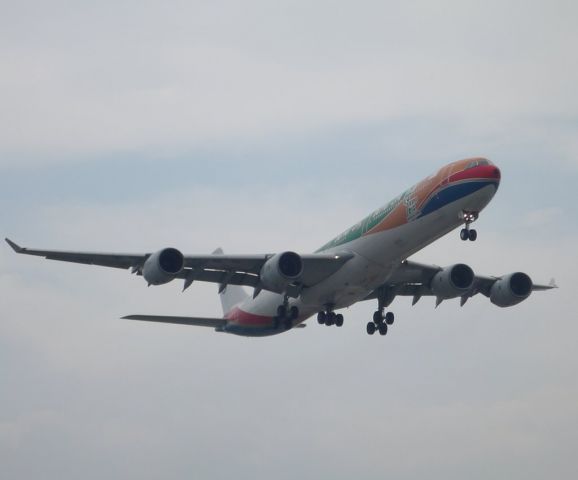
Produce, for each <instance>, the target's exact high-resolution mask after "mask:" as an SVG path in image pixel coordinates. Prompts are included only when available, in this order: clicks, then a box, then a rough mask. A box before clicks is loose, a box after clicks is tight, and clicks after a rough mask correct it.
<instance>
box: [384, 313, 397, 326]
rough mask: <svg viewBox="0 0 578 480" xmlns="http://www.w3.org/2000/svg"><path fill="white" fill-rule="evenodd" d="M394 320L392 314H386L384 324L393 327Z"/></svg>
mask: <svg viewBox="0 0 578 480" xmlns="http://www.w3.org/2000/svg"><path fill="white" fill-rule="evenodd" d="M394 320H395V316H394V314H393V312H387V313H386V314H385V323H387V324H388V325H393V321H394Z"/></svg>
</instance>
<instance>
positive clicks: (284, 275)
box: [260, 252, 303, 293]
mask: <svg viewBox="0 0 578 480" xmlns="http://www.w3.org/2000/svg"><path fill="white" fill-rule="evenodd" d="M302 275H303V260H301V257H300V256H299V254H297V253H295V252H283V253H278V254H276V255H274V256H272V257H271V258H270V259H269V260H267V261H266V262H265V264H264V265H263V267H262V268H261V273H260V278H261V285H263V288H265V289H266V290H270V291H272V292H277V293H285V291H286V290H287V287H288V286H289V284H291V283H293V282H295V281H298V280H299V279H300V278H301V276H302Z"/></svg>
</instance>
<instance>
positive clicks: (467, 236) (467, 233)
mask: <svg viewBox="0 0 578 480" xmlns="http://www.w3.org/2000/svg"><path fill="white" fill-rule="evenodd" d="M478 216H479V213H478V212H466V211H464V212H462V214H461V217H462V219H463V220H464V222H465V223H466V225H465V228H462V230H461V231H460V238H461V239H462V240H464V241H466V240H470V241H471V242H475V241H476V239H477V238H478V232H477V231H476V230H474V229H473V228H470V224H472V223H473V222H475V221H476V220H477V219H478Z"/></svg>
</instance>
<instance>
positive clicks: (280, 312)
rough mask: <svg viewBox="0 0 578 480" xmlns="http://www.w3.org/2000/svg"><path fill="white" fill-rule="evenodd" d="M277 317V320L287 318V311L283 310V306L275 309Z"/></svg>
mask: <svg viewBox="0 0 578 480" xmlns="http://www.w3.org/2000/svg"><path fill="white" fill-rule="evenodd" d="M277 316H278V317H279V318H285V317H286V316H287V309H286V308H285V305H279V306H278V307H277Z"/></svg>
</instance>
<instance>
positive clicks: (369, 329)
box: [367, 322, 377, 335]
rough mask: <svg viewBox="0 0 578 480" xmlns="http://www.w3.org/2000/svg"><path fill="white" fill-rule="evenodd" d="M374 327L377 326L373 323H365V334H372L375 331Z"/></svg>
mask: <svg viewBox="0 0 578 480" xmlns="http://www.w3.org/2000/svg"><path fill="white" fill-rule="evenodd" d="M376 328H377V327H376V326H375V323H373V322H369V323H368V324H367V334H368V335H373V334H374V333H375V329H376Z"/></svg>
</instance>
